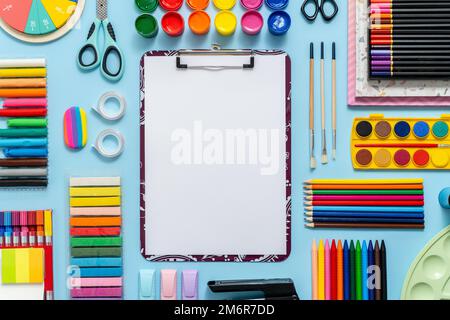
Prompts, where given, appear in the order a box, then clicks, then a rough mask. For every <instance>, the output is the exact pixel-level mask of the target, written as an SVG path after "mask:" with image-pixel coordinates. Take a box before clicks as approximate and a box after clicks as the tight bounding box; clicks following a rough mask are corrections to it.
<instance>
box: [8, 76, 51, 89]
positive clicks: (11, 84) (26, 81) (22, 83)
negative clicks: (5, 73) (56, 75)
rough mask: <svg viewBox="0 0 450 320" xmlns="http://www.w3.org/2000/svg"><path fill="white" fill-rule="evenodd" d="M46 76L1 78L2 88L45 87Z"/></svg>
mask: <svg viewBox="0 0 450 320" xmlns="http://www.w3.org/2000/svg"><path fill="white" fill-rule="evenodd" d="M46 86H47V79H46V78H9V79H0V89H5V88H45V87H46Z"/></svg>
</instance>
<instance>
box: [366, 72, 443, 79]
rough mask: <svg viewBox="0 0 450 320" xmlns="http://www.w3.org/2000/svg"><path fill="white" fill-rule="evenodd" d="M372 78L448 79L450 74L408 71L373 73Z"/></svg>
mask: <svg viewBox="0 0 450 320" xmlns="http://www.w3.org/2000/svg"><path fill="white" fill-rule="evenodd" d="M371 75H372V76H373V77H384V76H389V75H391V76H396V77H399V78H401V77H404V78H426V79H429V78H448V77H450V72H425V71H424V72H413V71H412V72H408V71H399V72H384V71H373V72H371Z"/></svg>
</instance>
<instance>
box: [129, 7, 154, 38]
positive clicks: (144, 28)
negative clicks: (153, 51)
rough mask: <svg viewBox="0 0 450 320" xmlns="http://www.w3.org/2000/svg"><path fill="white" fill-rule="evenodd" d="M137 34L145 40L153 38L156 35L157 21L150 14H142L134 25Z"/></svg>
mask: <svg viewBox="0 0 450 320" xmlns="http://www.w3.org/2000/svg"><path fill="white" fill-rule="evenodd" d="M134 25H135V28H136V31H137V33H139V34H140V35H141V36H143V37H145V38H153V37H155V36H156V35H157V34H158V29H159V27H158V21H156V19H155V17H154V16H152V15H151V14H147V13H146V14H142V15H140V16H139V17H137V19H136V22H135V23H134Z"/></svg>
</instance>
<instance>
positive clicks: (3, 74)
mask: <svg viewBox="0 0 450 320" xmlns="http://www.w3.org/2000/svg"><path fill="white" fill-rule="evenodd" d="M46 76H47V69H46V68H11V69H0V78H44V77H46Z"/></svg>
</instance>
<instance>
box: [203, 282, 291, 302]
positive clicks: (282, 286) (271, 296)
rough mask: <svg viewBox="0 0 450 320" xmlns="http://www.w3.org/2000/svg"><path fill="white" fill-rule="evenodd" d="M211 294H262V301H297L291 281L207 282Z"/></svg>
mask: <svg viewBox="0 0 450 320" xmlns="http://www.w3.org/2000/svg"><path fill="white" fill-rule="evenodd" d="M208 287H209V289H210V290H211V291H212V292H216V293H219V292H222V293H223V292H256V291H259V292H262V293H263V295H264V298H262V299H264V300H299V297H298V295H297V292H296V290H295V285H294V281H292V279H265V280H219V281H208Z"/></svg>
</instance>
